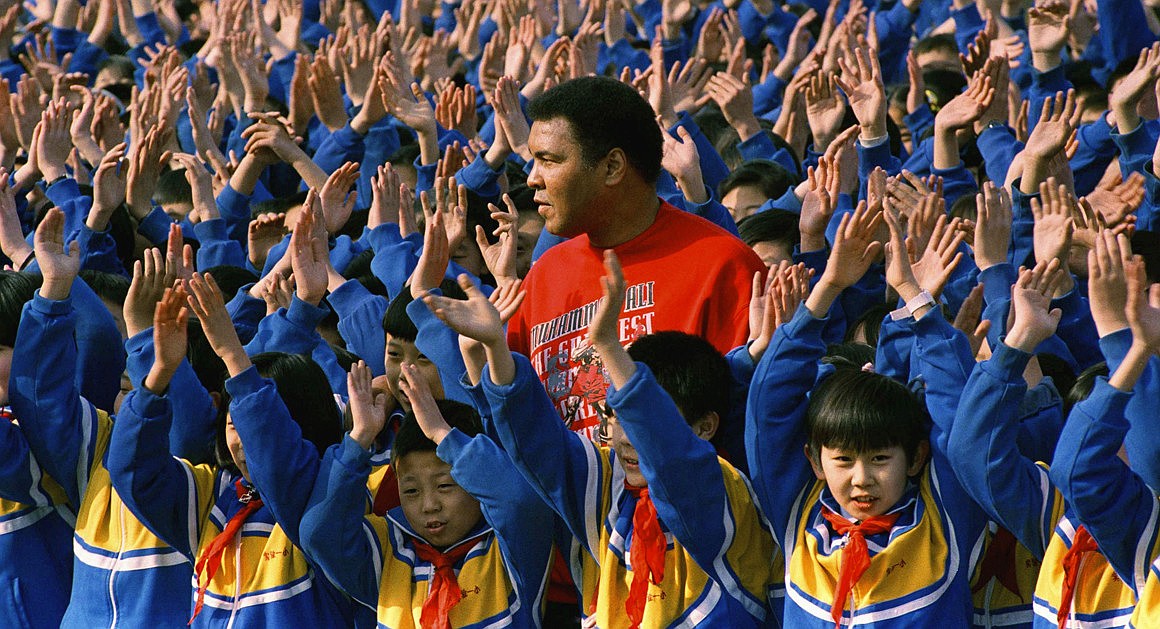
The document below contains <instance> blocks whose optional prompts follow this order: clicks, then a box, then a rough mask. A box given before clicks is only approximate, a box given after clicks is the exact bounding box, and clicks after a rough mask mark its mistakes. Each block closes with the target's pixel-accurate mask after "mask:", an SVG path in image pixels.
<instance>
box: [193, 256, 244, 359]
mask: <svg viewBox="0 0 1160 629" xmlns="http://www.w3.org/2000/svg"><path fill="white" fill-rule="evenodd" d="M183 285H184V287H185V290H186V292H187V293H189V298H188V299H187V302H188V303H189V307H190V309H191V310H193V314H194V315H196V316H197V320H198V321H200V322H201V330H202V332H204V333H205V338H206V340H208V341H209V344H210V347H211V348H212V349H213V351H214V353H215V354H217V355H218V356H219V357H221V359H222V361H223V362H224V363H225V365H226V370H227V371H228V372H229V374H230V377H231V378H232V377H234V376H236V375H238V374H240V373H242V372H243V371H245V370H246V369H249V368H250V365H251V363H250V358H249V356H246V350H245V349H244V348H243V347H242V342H241V340H239V339H238V333H237V330H235V329H234V323H233V321H231V320H230V314H229V312H227V311H226V302H225V298H224V297H223V296H222V291H221V289H220V288H218V285H217V282H215V281H214V279H213V276H212V275H210V274H208V273H207V274H205V275H204V276H203V275H202V274H200V273H194V274H193V277H191V278H190V279H189V280H187V281H185V282H183Z"/></svg>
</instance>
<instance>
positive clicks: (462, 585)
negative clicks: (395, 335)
mask: <svg viewBox="0 0 1160 629" xmlns="http://www.w3.org/2000/svg"><path fill="white" fill-rule="evenodd" d="M401 371H402V381H401V386H402V389H403V392H404V393H405V394H406V397H407V399H408V400H409V405H410V410H408V412H407V415H406V418H405V419H404V420H403V423H402V425H401V426H400V427H399V429H398V433H397V434H396V436H395V440H394V444H393V449H392V458H391V461H392V467H393V468H395V470H396V471H397V474H398V487H399V494H400V498H401V505H400V506H399V507H396V508H394V509H391V510H390V511H389V512H388V513H387V514H386V516H385V517H380V516H377V515H367V516H364V510H363V503H362V495H363V491H364V488H365V486H366V479H367V475H368V474H369V473H370V471H371V469H370V457H371V451H370V450H369V449H368V448H370V447H371V446H372V444H373V441H374V438H375V436H376V435H378V434H379V432H380V431H381V430H382V429H383V425H384V423H385V422H386V396H385V395H384V394H382V393H378V394H375V393H373V392H372V390H371V379H370V373H369V370H367V368H366V366H365V364H362V363H360V364H359V365H358V366H356V368H355V369H353V370H352V371H351V375H350V382H349V385H348V390H349V391H350V393H351V413H352V416H353V420H354V428H353V429H352V430H351V432H350V433H349V434H348V435H347V436H346V438H344V439H343V442H342V443H341V444H339V445H337V446H335V447H332V448H330V449H329V450H327V452H326V456H325V457H324V459H323V462H322V467H321V471H320V473H319V476H318V480H317V482H316V483H315V486H314V491H313V495H312V496H311V506H310V507H309V508H308V510H307V512H306V514H305V515H304V516H303V518H302V526H301V531H302V544H303V547H304V548H305V549H306V551H307V553H308V554H310V556H311V557H313V558H314V559H315V561H317V562H318V564H319V565H320V566H321V567H322V569H323V571H324V572H325V573H326V575H327V576H328V577H329V578H330V579H331V581H332V582H334V584H335V585H337V586H338V587H339V588H340V589H342V590H343V591H344V592H346V593H347V594H349V595H350V596H351V597H352V598H353V599H354V600H356V601H358V602H359V603H361V604H363V605H364V606H367V607H369V608H371V609H377V616H378V622H379V626H380V627H389V628H391V629H395V628H401V627H420V626H421V627H424V628H428V627H436V628H439V629H443V628H450V627H465V626H493V625H495V624H498V623H510V626H513V627H538V626H540V617H541V614H542V612H543V594H544V591H545V589H546V588H545V586H546V583H547V573H548V568H549V565H550V558H551V548H552V531H553V528H552V526H551V517H552V516H551V513H550V512H549V511H548V509H547V507H546V506H545V505H544V504H543V503H542V502H541V501H540V500H539V499H538V498H537V497H536V496H535V494H534V493H532V491H531V488H530V487H528V485H527V484H526V483H525V482H524V481H523V479H522V478H520V476H519V474H518V473H517V472H516V470H515V469H514V467H513V466H512V464H511V462H510V460H509V459H508V458H507V456H506V455H505V454H504V453H503V451H501V450H500V449H499V447H498V446H496V445H495V443H494V442H492V441H491V440H490V439H489V438H488V437H487V436H486V435H483V434H481V430H482V427H481V426H480V419H479V416H478V414H477V413H476V412H475V411H474V410H473V409H472V408H471V407H470V406H467V405H465V404H460V403H457V402H454V401H451V400H439V401H436V400H435V399H434V398H433V397H432V396H431V391H430V389H429V388H428V386H427V382H426V380H425V378H424V376H423V375H422V374H421V373H420V371H419V369H418V368H417V367H416V366H415V365H414V364H413V363H407V364H404V365H403V366H402V367H401ZM360 520H362V522H361V524H362V525H361V526H358V523H359V521H360Z"/></svg>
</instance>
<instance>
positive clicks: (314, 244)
mask: <svg viewBox="0 0 1160 629" xmlns="http://www.w3.org/2000/svg"><path fill="white" fill-rule="evenodd" d="M319 205H320V204H319V201H318V195H317V193H316V192H315V191H314V189H313V188H311V189H310V190H309V191H307V193H306V202H305V203H304V204H303V207H302V216H301V217H300V218H299V219H298V222H297V223H296V224H295V225H294V231H293V232H291V234H290V248H289V249H287V250H286V255H289V256H290V268H291V269H293V273H294V281H295V283H296V284H297V287H296V289H295V290H296V292H297V295H298V298H299V299H301V300H302V301H304V302H306V303H308V304H310V305H312V306H317V305H318V304H320V303H322V298H323V297H325V296H326V287H327V284H328V280H329V276H330V249H329V248H328V246H327V242H326V235H325V234H326V232H325V231H324V229H323V228H322V226H321V224H320V223H321V221H322V218H321V216H319V214H320V211H321V210H320V208H319Z"/></svg>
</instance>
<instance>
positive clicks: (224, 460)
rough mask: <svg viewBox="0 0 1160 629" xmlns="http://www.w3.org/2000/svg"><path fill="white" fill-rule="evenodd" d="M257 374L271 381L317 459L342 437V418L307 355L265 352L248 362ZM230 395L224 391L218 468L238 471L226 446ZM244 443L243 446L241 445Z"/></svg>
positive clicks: (316, 366) (317, 369)
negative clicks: (315, 451)
mask: <svg viewBox="0 0 1160 629" xmlns="http://www.w3.org/2000/svg"><path fill="white" fill-rule="evenodd" d="M250 360H251V361H253V363H254V366H255V367H257V369H258V373H259V374H261V375H262V376H263V377H265V378H269V379H271V380H273V381H274V386H275V387H277V389H278V396H279V397H281V398H282V401H283V402H284V403H285V404H286V410H288V411H289V412H290V418H291V419H293V420H294V423H296V424H298V428H299V429H300V430H301V431H302V438H303V439H305V440H307V441H309V442H310V443H311V444H313V445H314V447H315V448H316V449H317V450H318V456H319V457H322V455H323V453H325V452H326V449H327V448H329V447H330V446H332V445H334V444H336V443H338V442H339V440H340V439H341V438H342V417H341V416H340V415H339V412H338V405H337V404H336V403H335V401H334V394H333V393H332V392H331V390H330V383H329V382H328V381H327V380H326V374H325V373H324V372H323V371H322V368H321V367H319V366H318V363H315V362H314V361H313V360H312V359H311V358H310V357H309V356H305V355H302V354H283V353H281V352H265V353H262V354H258V355H257V356H254V357H252V358H251V359H250ZM229 407H230V399H229V393H228V392H227V391H226V390H225V389H224V388H223V390H222V404H221V406H220V409H219V420H218V432H217V458H218V465H219V466H222V467H227V468H230V469H235V470H236V469H237V468H236V466H234V463H233V457H231V456H230V451H229V448H227V447H226V413H227V412H228V411H229ZM244 445H245V444H243V446H244Z"/></svg>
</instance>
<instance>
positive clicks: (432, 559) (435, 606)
mask: <svg viewBox="0 0 1160 629" xmlns="http://www.w3.org/2000/svg"><path fill="white" fill-rule="evenodd" d="M484 535H486V533H484V534H483V535H477V536H475V537H473V538H471V539H468V540H464V541H463V542H462V543H460V544H459V545H457V546H455V547H454V548H452V549H450V550H448V551H447V552H441V551H440V550H439V549H437V548H435V547H434V546H432V545H430V544H428V543H427V542H424V541H423V540H420V539H419V538H414V539H412V541H411V543H412V545H413V546H414V548H415V554H416V555H418V556H419V559H422V560H423V561H426V562H427V563H429V564H431V566H432V567H433V568H434V573H433V574H432V575H431V583H430V584H429V585H428V587H427V600H425V601H423V611H422V614H421V615H420V616H419V624H420V625H422V626H423V628H424V629H451V610H452V608H454V607H455V606H456V605H458V604H459V601H461V600H463V591H462V590H461V589H460V588H459V579H458V578H457V577H456V576H455V566H456V564H458V563H459V562H461V561H463V558H464V557H466V556H467V553H469V552H471V549H472V548H475V544H476V542H478V541H479V540H480V539H482V538H483V536H484Z"/></svg>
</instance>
